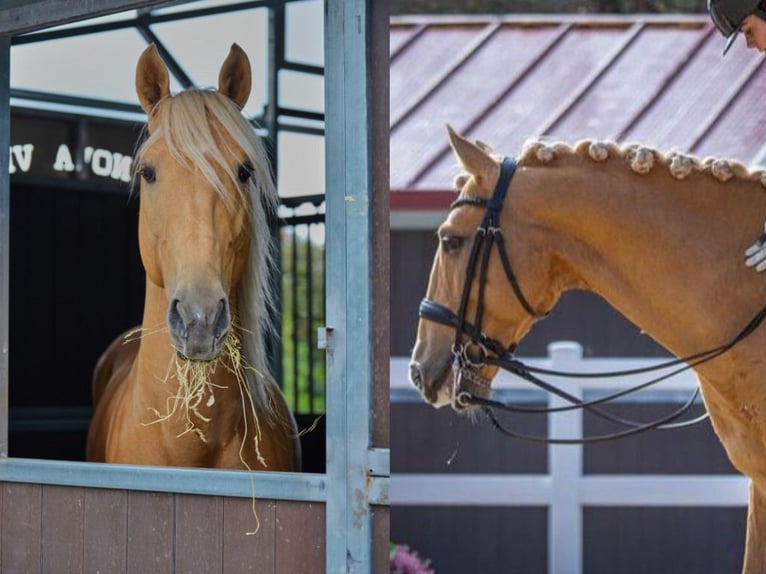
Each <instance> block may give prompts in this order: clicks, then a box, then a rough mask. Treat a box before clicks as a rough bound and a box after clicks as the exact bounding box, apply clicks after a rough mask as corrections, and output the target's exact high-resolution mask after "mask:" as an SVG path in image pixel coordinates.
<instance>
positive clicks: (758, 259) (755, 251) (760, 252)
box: [745, 223, 766, 272]
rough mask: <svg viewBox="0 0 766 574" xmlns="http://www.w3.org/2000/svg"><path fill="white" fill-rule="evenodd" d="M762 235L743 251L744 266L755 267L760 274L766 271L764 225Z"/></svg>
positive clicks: (765, 235) (765, 233)
mask: <svg viewBox="0 0 766 574" xmlns="http://www.w3.org/2000/svg"><path fill="white" fill-rule="evenodd" d="M763 227H764V233H763V235H761V236H760V237H759V238H758V239H756V240H755V243H753V244H752V245H751V246H750V247H748V248H747V250H746V251H745V257H747V259H745V265H747V266H748V267H755V270H756V271H758V272H760V271H764V270H766V223H764V224H763Z"/></svg>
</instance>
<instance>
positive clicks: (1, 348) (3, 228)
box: [0, 36, 11, 457]
mask: <svg viewBox="0 0 766 574" xmlns="http://www.w3.org/2000/svg"><path fill="white" fill-rule="evenodd" d="M10 93H11V39H10V36H0V457H7V456H8V284H9V282H8V279H9V278H8V271H9V266H8V262H9V259H10V256H9V253H10V245H9V236H10V220H9V218H8V215H9V210H10V199H11V191H10V182H9V179H8V177H9V174H8V166H9V164H10V158H9V157H8V155H9V152H10V147H11V106H10Z"/></svg>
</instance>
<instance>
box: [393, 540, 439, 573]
mask: <svg viewBox="0 0 766 574" xmlns="http://www.w3.org/2000/svg"><path fill="white" fill-rule="evenodd" d="M390 555H391V574H435V572H434V571H433V570H431V569H430V568H429V566H430V565H431V561H430V560H421V559H420V557H419V556H418V553H417V552H415V551H414V550H410V547H409V546H405V545H404V544H392V545H391V554H390Z"/></svg>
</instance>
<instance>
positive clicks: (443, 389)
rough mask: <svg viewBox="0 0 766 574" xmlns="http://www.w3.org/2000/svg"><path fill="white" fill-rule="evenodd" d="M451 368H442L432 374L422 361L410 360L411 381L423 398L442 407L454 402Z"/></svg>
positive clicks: (435, 405) (437, 406)
mask: <svg viewBox="0 0 766 574" xmlns="http://www.w3.org/2000/svg"><path fill="white" fill-rule="evenodd" d="M451 378H452V376H451V369H450V368H449V364H448V365H447V368H443V369H440V371H439V372H438V373H436V374H435V375H433V376H431V375H429V371H428V369H427V368H426V367H425V366H424V365H423V364H421V363H419V362H417V361H415V360H413V361H411V362H410V382H411V383H412V384H413V385H414V386H415V387H416V388H417V389H418V390H419V391H420V393H421V394H422V395H423V398H424V399H425V400H426V401H427V402H428V403H430V404H431V405H433V406H434V407H436V408H437V409H438V408H441V407H443V406H446V405H449V404H451V403H452V395H453V393H452V383H451Z"/></svg>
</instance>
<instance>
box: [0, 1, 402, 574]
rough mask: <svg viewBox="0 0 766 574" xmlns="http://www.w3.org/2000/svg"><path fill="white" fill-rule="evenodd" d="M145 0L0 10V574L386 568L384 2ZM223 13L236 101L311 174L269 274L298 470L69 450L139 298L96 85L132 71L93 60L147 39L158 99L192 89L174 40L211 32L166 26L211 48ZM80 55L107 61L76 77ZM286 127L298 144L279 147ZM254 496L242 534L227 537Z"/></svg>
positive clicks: (127, 119) (275, 146) (287, 177)
mask: <svg viewBox="0 0 766 574" xmlns="http://www.w3.org/2000/svg"><path fill="white" fill-rule="evenodd" d="M159 4H161V3H158V2H151V1H143V0H138V1H136V0H131V1H124V0H115V1H107V2H99V3H98V4H97V5H96V4H94V3H64V4H62V3H60V2H49V1H47V0H40V1H35V2H26V3H19V2H15V1H8V2H6V1H3V2H0V92H2V97H1V98H0V100H1V101H2V103H0V165H2V166H3V170H2V172H0V269H2V271H0V310H1V311H0V348H1V349H2V354H1V355H0V450H1V451H2V452H1V453H0V454H1V455H2V456H1V458H0V483H2V484H1V486H0V508H1V509H2V521H1V523H0V531H1V533H2V535H1V538H2V542H1V543H0V545H1V546H2V548H0V563H1V564H0V570H2V571H4V572H14V571H18V572H36V571H59V572H62V571H66V572H86V571H88V572H90V571H109V572H122V571H124V572H173V571H178V572H245V571H253V572H316V571H321V570H323V569H326V570H327V571H345V572H369V571H372V570H374V571H380V572H382V571H385V570H386V569H387V568H388V472H389V471H388V468H389V462H388V460H389V454H388V381H387V377H388V371H387V358H388V352H387V341H388V330H387V324H388V307H387V304H388V297H387V289H388V283H387V279H386V277H387V265H388V263H387V262H388V241H387V240H388V236H387V227H388V223H387V222H388V213H387V203H386V198H387V192H388V190H387V188H386V186H385V177H386V175H387V164H383V165H380V163H375V164H374V163H373V162H372V161H371V158H372V157H387V154H388V151H387V150H388V127H387V124H388V100H387V94H388V83H387V82H388V78H387V75H385V74H382V73H380V70H382V69H384V68H385V67H381V66H380V65H378V64H379V63H377V62H376V61H375V58H376V57H377V56H376V55H377V54H383V57H384V58H385V51H384V49H382V48H381V49H376V48H375V46H378V45H379V46H384V45H385V43H384V42H385V39H386V38H387V32H388V29H387V24H388V22H387V14H386V13H384V12H383V11H382V10H381V8H380V7H375V6H374V5H373V3H372V2H366V3H365V2H359V3H354V4H353V5H350V4H346V3H343V2H337V3H335V2H328V3H326V5H324V6H323V5H322V3H317V2H312V1H311V0H308V1H293V2H271V1H246V2H238V1H231V2H228V1H220V2H179V3H171V4H173V5H172V6H167V4H168V3H167V2H165V3H162V4H163V5H162V6H159ZM312 5H313V6H312ZM317 7H318V10H317ZM306 11H308V14H309V18H311V15H312V14H314V15H316V14H319V15H321V17H320V18H316V17H314V21H315V22H316V24H317V25H318V31H315V32H313V33H312V34H313V35H311V34H309V35H308V38H309V41H311V40H312V39H313V41H314V42H315V45H314V47H313V49H312V48H310V49H309V54H314V55H315V54H317V53H318V54H322V53H324V56H323V57H321V56H320V58H319V61H315V60H312V58H311V57H310V58H308V60H310V61H306V58H305V57H303V56H305V52H304V53H303V54H301V53H300V51H299V52H298V53H296V52H295V51H294V43H293V44H291V39H290V38H293V37H294V34H293V36H289V34H288V32H287V31H288V30H290V29H291V28H290V26H291V22H294V21H295V20H296V19H297V20H300V19H302V18H303V19H304V20H305V19H306V16H305V14H303V15H302V13H303V12H306ZM227 18H229V19H228V20H227ZM231 18H233V20H232V19H231ZM237 22H251V23H255V24H253V26H252V28H251V29H250V31H249V33H247V30H246V33H245V40H244V42H245V44H247V43H250V44H251V46H255V47H257V48H259V50H260V53H261V54H263V56H262V60H260V59H259V61H256V62H255V67H256V70H257V71H261V72H262V73H263V74H265V76H266V77H265V79H263V80H262V81H261V88H260V89H261V91H262V100H261V102H262V104H263V105H262V108H259V109H252V110H248V109H245V113H246V114H248V115H249V116H250V117H252V118H254V119H255V120H256V121H257V122H258V123H259V125H260V126H262V129H263V135H264V136H265V137H266V139H267V140H268V141H269V143H270V148H269V151H270V155H271V159H272V161H273V166H274V169H275V171H277V170H281V172H282V175H279V173H278V177H279V180H280V183H282V184H284V187H285V188H289V187H290V185H291V184H294V182H295V180H294V179H291V174H293V173H295V172H299V171H301V170H303V171H304V172H308V173H309V175H310V176H314V177H315V179H316V173H315V170H316V165H317V164H321V165H322V168H321V171H320V172H319V173H320V178H321V179H325V181H324V183H323V184H322V183H320V184H317V185H316V187H315V188H313V189H303V190H298V191H296V192H293V193H292V194H288V195H290V197H286V198H284V199H283V202H282V203H283V206H282V207H281V208H280V222H278V223H277V222H275V229H274V233H275V236H276V237H281V238H282V261H286V262H287V263H288V264H290V263H291V264H292V267H291V268H290V269H289V270H287V271H285V272H284V274H285V275H286V276H288V277H289V278H290V279H289V280H285V281H283V282H282V283H281V284H280V285H277V286H275V289H277V290H279V291H280V299H281V300H282V302H283V303H284V305H288V306H289V309H290V311H288V312H285V313H283V314H281V315H280V319H281V320H282V323H283V325H282V327H283V328H282V331H283V339H282V345H281V346H280V345H278V344H274V345H273V348H272V349H271V351H272V356H273V365H274V371H275V372H276V373H277V374H278V375H279V378H280V379H282V380H285V381H287V382H286V385H285V386H286V388H285V392H286V393H287V394H288V395H289V396H290V397H291V400H292V401H293V407H294V408H296V410H298V411H300V412H302V413H304V415H305V417H306V418H305V421H306V422H307V424H305V425H303V426H308V424H310V423H311V422H313V421H315V420H317V418H318V419H319V424H318V426H317V427H316V428H317V429H318V430H315V431H314V432H313V433H309V434H308V435H306V440H305V441H304V451H305V452H306V457H305V461H304V462H305V464H304V469H305V471H306V472H302V473H255V475H253V474H250V473H245V472H238V471H213V470H202V469H179V468H161V467H133V466H130V465H101V464H90V463H86V462H83V450H82V444H83V443H82V440H83V437H84V432H85V429H86V428H87V424H88V420H89V417H90V413H91V411H90V408H89V392H90V391H89V386H90V383H89V378H90V370H91V368H92V365H93V360H94V359H95V358H97V354H98V352H99V349H103V348H104V347H103V345H104V344H105V343H108V340H109V339H110V338H111V337H113V336H115V335H116V334H117V333H119V332H120V331H121V330H123V329H124V328H126V327H128V326H130V325H131V324H135V322H136V319H137V318H139V319H140V309H141V305H142V302H141V296H140V295H139V298H138V299H137V298H136V294H140V293H141V291H142V290H143V289H142V285H143V273H142V271H141V266H140V261H139V260H138V253H137V250H136V249H135V246H136V243H135V240H136V232H135V224H136V210H137V202H136V200H135V198H131V196H130V194H129V185H128V183H129V180H130V177H131V166H130V162H131V157H132V155H133V153H134V149H135V142H136V141H137V139H138V137H139V135H140V128H141V126H140V124H141V122H142V120H141V118H140V115H141V114H140V113H139V112H140V108H138V107H137V106H136V105H135V104H134V103H132V101H133V99H132V98H131V101H130V102H126V101H119V98H113V97H110V95H109V94H110V92H109V90H110V89H111V88H112V81H111V80H112V79H115V81H117V80H119V78H121V77H124V78H126V79H127V83H132V78H133V75H134V70H135V68H134V66H135V59H134V58H133V57H131V58H127V57H124V56H123V57H120V54H119V53H114V52H115V50H116V48H115V46H117V45H118V44H119V42H118V41H116V40H114V41H112V39H113V38H115V37H116V36H111V37H110V36H109V34H110V33H112V34H117V35H122V36H126V37H127V36H129V38H130V39H129V42H131V44H130V45H131V46H136V47H141V46H146V44H148V43H150V42H154V43H155V45H157V46H158V48H159V49H160V51H161V52H162V55H163V58H164V59H165V60H166V62H167V63H168V65H169V67H170V69H171V73H172V75H173V85H174V89H175V90H178V89H182V88H185V87H188V86H189V85H191V84H192V83H194V80H195V79H196V78H195V74H196V69H195V68H194V53H195V52H194V50H200V49H206V48H209V47H210V46H211V45H214V44H215V43H216V41H213V40H211V41H210V42H204V43H200V42H196V46H195V45H193V46H191V48H189V47H183V46H181V45H179V44H175V45H174V44H173V42H172V41H169V40H168V38H169V37H171V36H172V35H173V34H174V33H177V34H180V35H181V36H186V37H187V38H188V39H189V40H191V41H192V43H194V42H193V40H194V38H196V37H198V36H199V34H209V33H211V32H212V31H213V30H216V31H219V34H220V36H221V42H222V43H223V44H226V45H227V46H228V44H230V43H231V41H232V40H231V39H229V38H225V36H226V30H230V31H232V30H234V29H235V28H237V29H238V27H237V25H236V23H237ZM351 22H353V23H354V25H353V26H352V25H350V24H349V23H351ZM183 26H188V28H183ZM290 33H291V34H292V33H293V32H290ZM56 42H63V43H59V44H56ZM67 42H68V43H70V44H71V43H79V44H80V45H81V46H83V47H84V50H85V51H84V52H83V58H82V61H79V60H78V61H64V62H63V63H62V64H60V65H55V64H52V60H48V59H42V58H43V57H44V54H45V48H46V47H48V46H53V47H54V48H53V50H52V51H49V52H48V57H52V59H55V56H56V55H61V54H55V52H56V48H55V47H56V46H65V45H67ZM227 42H228V43H227ZM240 42H242V40H240ZM120 45H121V44H120ZM245 47H246V48H247V45H246V46H245ZM97 50H102V51H103V52H104V53H111V54H114V55H113V58H112V61H111V62H110V65H109V66H107V67H104V68H102V69H100V70H98V69H93V68H90V69H89V68H88V60H89V59H90V58H89V57H88V56H89V54H90V55H92V54H93V53H95V51H97ZM12 51H16V52H14V54H16V53H19V54H20V53H22V52H24V53H25V54H31V56H30V58H31V60H30V59H26V60H25V66H26V65H31V64H26V63H27V62H29V61H34V57H35V56H38V60H37V65H39V66H41V67H42V69H43V70H44V71H46V72H47V73H49V74H50V75H56V74H55V73H59V72H64V74H63V75H64V76H67V77H70V79H73V78H76V77H77V76H78V74H79V73H82V70H83V69H84V70H85V72H86V73H90V74H91V75H92V74H96V75H98V77H99V79H100V82H96V84H98V85H99V87H98V88H97V90H96V91H97V92H98V93H95V94H79V93H76V91H77V90H76V89H75V90H73V91H70V92H68V93H49V92H46V91H45V90H44V89H43V90H41V89H36V88H35V87H34V86H33V87H28V86H19V85H12V84H11V77H20V76H18V75H16V76H14V74H16V73H22V72H26V71H27V70H22V69H17V70H14V74H10V73H9V69H10V63H11V53H12ZM40 54H42V55H43V56H40ZM14 58H15V56H14ZM93 59H95V58H93ZM14 61H15V60H14ZM384 62H385V60H384ZM46 65H47V66H48V68H45V66H46ZM54 67H56V68H57V69H55V70H54ZM118 70H119V72H118ZM189 70H195V72H193V73H187V72H189ZM67 71H68V72H69V73H68V74H67V73H66V72H67ZM54 72H55V73H54ZM25 77H26V76H25ZM72 81H74V80H72ZM206 81H212V80H206ZM295 82H297V83H298V84H299V85H302V86H304V87H305V86H306V85H311V87H312V90H313V91H314V92H316V87H317V86H319V96H318V97H314V100H313V101H309V102H308V104H307V102H306V101H305V100H300V99H299V100H297V101H296V100H295V99H291V95H290V94H291V93H293V94H294V93H295V90H293V91H292V92H290V90H289V89H288V88H284V87H285V86H289V85H290V84H291V83H295ZM322 85H324V89H322V87H321V86H322ZM283 88H284V91H283ZM312 90H306V92H311V91H312ZM298 91H300V89H299V90H298ZM317 100H318V103H317ZM325 102H326V104H325ZM297 135H305V136H310V137H311V138H314V139H313V140H312V141H313V142H314V143H313V146H314V149H318V150H319V153H313V152H312V153H304V155H303V156H302V157H299V158H298V159H297V160H296V159H290V158H291V157H293V158H294V156H291V153H290V151H289V149H290V145H289V141H290V138H291V137H294V136H297ZM317 146H318V147H317ZM323 157H324V161H322V158H323ZM298 161H300V165H296V164H298ZM325 162H326V166H327V168H326V169H325V168H324V165H325ZM5 166H9V169H8V170H6V169H5ZM351 202H353V203H351ZM349 205H352V206H353V209H351V208H349ZM325 229H326V232H325ZM360 237H361V238H363V239H362V240H361V241H360V239H359V238H360ZM318 245H321V246H322V247H321V250H320V248H319V247H317V246H318ZM317 253H319V255H317ZM312 265H313V266H314V268H312ZM352 270H353V272H352ZM360 270H365V271H363V272H361V273H360V272H359V271H360ZM312 281H313V283H312ZM307 293H308V295H307ZM299 299H300V301H299ZM318 327H321V332H320V333H318V332H317V328H318ZM285 333H286V335H284V334H285ZM320 335H321V337H320ZM41 336H42V337H43V338H44V339H46V340H47V341H48V342H47V343H45V344H44V345H43V347H45V349H44V350H43V349H42V348H41V347H40V346H39V342H40V341H39V337H41ZM320 338H321V339H322V345H321V346H322V349H321V350H320V349H318V348H317V347H318V346H319V345H318V340H319V339H320ZM352 340H353V341H354V345H353V351H354V352H353V353H351V352H350V346H348V345H347V341H352ZM94 353H95V355H94ZM320 415H321V416H320ZM253 501H255V510H256V512H257V514H258V517H259V519H260V525H261V526H260V530H259V531H258V533H257V534H256V535H255V536H247V534H246V533H247V532H248V531H249V530H252V526H253V524H252V522H253Z"/></svg>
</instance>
